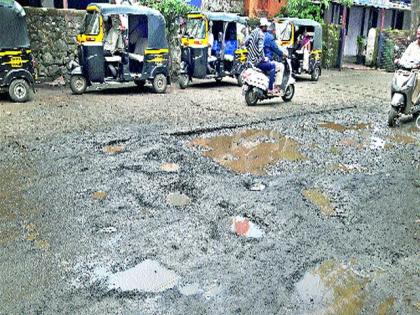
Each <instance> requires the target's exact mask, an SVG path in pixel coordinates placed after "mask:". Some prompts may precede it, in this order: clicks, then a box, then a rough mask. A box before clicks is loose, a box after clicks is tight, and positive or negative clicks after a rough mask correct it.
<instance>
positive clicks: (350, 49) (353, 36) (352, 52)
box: [344, 7, 363, 56]
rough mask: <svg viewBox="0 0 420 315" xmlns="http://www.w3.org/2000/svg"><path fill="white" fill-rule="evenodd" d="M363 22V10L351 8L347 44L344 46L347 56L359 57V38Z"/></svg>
mask: <svg viewBox="0 0 420 315" xmlns="http://www.w3.org/2000/svg"><path fill="white" fill-rule="evenodd" d="M362 20H363V8H362V7H351V9H350V15H349V17H348V20H347V21H348V23H349V27H348V32H347V36H346V44H345V46H344V55H345V56H356V55H357V36H359V35H360V30H361V27H362Z"/></svg>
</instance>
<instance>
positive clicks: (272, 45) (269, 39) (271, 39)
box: [264, 23, 287, 90]
mask: <svg viewBox="0 0 420 315" xmlns="http://www.w3.org/2000/svg"><path fill="white" fill-rule="evenodd" d="M275 30H276V29H275V25H274V23H273V24H271V25H270V27H269V28H268V31H267V32H266V33H265V35H264V54H265V56H266V57H267V58H268V59H269V60H270V61H271V62H272V63H274V65H275V67H276V79H275V87H280V88H281V89H282V90H284V84H283V82H282V81H283V71H284V65H283V63H281V62H277V61H276V60H275V59H274V57H275V56H277V57H278V60H280V61H281V60H282V58H283V55H284V54H286V55H287V52H285V53H283V51H282V50H280V49H279V46H278V45H277V43H276V41H275Z"/></svg>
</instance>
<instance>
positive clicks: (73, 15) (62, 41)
mask: <svg viewBox="0 0 420 315" xmlns="http://www.w3.org/2000/svg"><path fill="white" fill-rule="evenodd" d="M25 11H26V14H27V23H28V31H29V37H30V39H31V46H32V51H33V54H34V57H35V59H36V61H37V64H38V66H37V71H38V75H39V78H40V81H53V80H56V79H57V78H67V77H68V74H67V68H66V66H67V64H68V62H69V61H70V60H72V59H74V58H75V56H76V55H77V45H76V42H75V37H76V35H77V34H78V31H79V29H80V24H81V23H82V21H83V17H84V15H85V12H84V11H77V10H57V9H47V8H25ZM61 81H62V80H61Z"/></svg>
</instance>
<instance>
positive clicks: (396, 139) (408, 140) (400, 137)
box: [389, 134, 416, 144]
mask: <svg viewBox="0 0 420 315" xmlns="http://www.w3.org/2000/svg"><path fill="white" fill-rule="evenodd" d="M389 141H391V142H393V143H397V144H415V143H416V138H414V137H412V136H409V135H405V134H396V135H393V136H391V137H389Z"/></svg>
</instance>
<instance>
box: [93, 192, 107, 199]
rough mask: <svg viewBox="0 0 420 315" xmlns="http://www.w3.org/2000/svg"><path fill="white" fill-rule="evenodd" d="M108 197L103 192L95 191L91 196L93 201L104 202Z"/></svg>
mask: <svg viewBox="0 0 420 315" xmlns="http://www.w3.org/2000/svg"><path fill="white" fill-rule="evenodd" d="M107 196H108V193H106V192H105V191H95V192H94V193H93V194H92V199H94V200H104V199H105V198H106V197H107Z"/></svg>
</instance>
